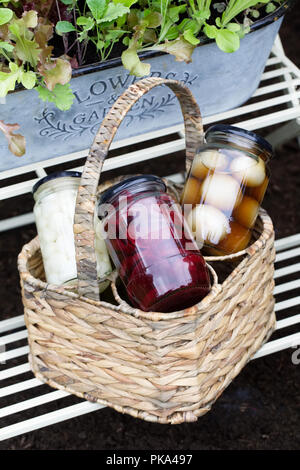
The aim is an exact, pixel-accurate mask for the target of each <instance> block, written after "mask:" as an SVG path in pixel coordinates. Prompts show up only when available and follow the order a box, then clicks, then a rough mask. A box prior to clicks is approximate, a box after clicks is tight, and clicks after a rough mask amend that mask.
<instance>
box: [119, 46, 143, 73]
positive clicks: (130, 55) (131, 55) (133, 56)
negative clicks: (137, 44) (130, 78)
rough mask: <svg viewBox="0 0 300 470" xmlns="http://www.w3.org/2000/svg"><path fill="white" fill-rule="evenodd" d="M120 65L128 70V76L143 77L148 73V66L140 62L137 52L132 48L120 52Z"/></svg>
mask: <svg viewBox="0 0 300 470" xmlns="http://www.w3.org/2000/svg"><path fill="white" fill-rule="evenodd" d="M121 59H122V63H123V65H124V67H125V69H127V70H129V73H130V75H135V76H136V77H144V76H145V75H149V73H150V64H145V63H144V62H141V61H140V58H139V56H138V54H137V51H136V49H135V48H134V47H131V48H128V49H126V51H124V52H122V56H121Z"/></svg>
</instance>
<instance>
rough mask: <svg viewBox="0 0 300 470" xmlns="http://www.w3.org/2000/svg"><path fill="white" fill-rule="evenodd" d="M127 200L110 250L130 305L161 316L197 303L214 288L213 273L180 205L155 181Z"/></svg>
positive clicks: (109, 242)
mask: <svg viewBox="0 0 300 470" xmlns="http://www.w3.org/2000/svg"><path fill="white" fill-rule="evenodd" d="M144 184H145V183H144ZM145 186H146V184H145ZM126 196H127V203H128V205H127V207H125V206H124V205H122V207H118V206H116V209H117V211H116V214H117V215H118V216H119V217H115V215H113V217H114V218H115V226H116V235H117V237H112V238H109V239H107V247H108V250H109V252H110V254H111V256H112V259H113V261H114V263H115V265H116V267H117V269H118V270H119V275H120V278H121V280H122V281H123V283H124V285H125V288H126V289H127V293H128V297H129V300H130V301H131V303H132V304H133V305H134V306H136V307H139V308H141V309H142V310H144V311H150V310H152V311H160V312H172V311H175V310H182V309H184V308H187V307H190V306H192V305H194V304H196V303H198V302H199V301H200V300H201V299H202V298H203V297H205V295H207V293H208V292H209V290H210V278H209V272H208V270H207V267H206V265H205V261H204V259H203V257H202V255H201V253H200V251H199V249H198V247H197V245H196V244H195V242H194V241H193V238H192V235H191V234H190V232H189V230H188V228H187V226H186V223H185V220H184V218H183V214H182V212H181V209H180V207H179V205H178V204H177V203H175V202H174V201H173V200H172V198H171V197H170V196H169V195H168V194H166V193H164V192H162V188H161V187H159V191H157V189H156V191H153V183H152V190H151V191H149V189H147V191H146V187H145V191H143V192H139V193H138V194H136V195H134V194H133V195H132V194H131V195H130V194H128V192H127V194H126ZM122 197H123V192H122ZM108 218H109V216H108ZM108 222H109V221H108Z"/></svg>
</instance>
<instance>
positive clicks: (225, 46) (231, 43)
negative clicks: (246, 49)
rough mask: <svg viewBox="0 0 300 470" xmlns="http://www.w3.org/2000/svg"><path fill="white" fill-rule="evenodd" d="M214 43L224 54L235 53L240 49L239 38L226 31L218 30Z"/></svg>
mask: <svg viewBox="0 0 300 470" xmlns="http://www.w3.org/2000/svg"><path fill="white" fill-rule="evenodd" d="M216 43H217V45H218V47H219V48H220V49H221V50H222V51H224V52H235V51H236V50H237V49H238V48H239V47H240V38H239V36H238V35H237V34H236V33H234V32H232V31H229V30H228V29H219V30H218V32H217V36H216Z"/></svg>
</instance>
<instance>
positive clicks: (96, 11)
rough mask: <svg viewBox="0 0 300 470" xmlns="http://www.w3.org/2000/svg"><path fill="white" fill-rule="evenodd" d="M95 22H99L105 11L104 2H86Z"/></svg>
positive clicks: (87, 0) (97, 0) (98, 0)
mask: <svg viewBox="0 0 300 470" xmlns="http://www.w3.org/2000/svg"><path fill="white" fill-rule="evenodd" d="M86 3H87V5H88V7H89V9H90V10H91V12H92V15H93V17H94V18H95V20H100V19H101V18H102V17H103V15H104V12H105V10H106V0H86Z"/></svg>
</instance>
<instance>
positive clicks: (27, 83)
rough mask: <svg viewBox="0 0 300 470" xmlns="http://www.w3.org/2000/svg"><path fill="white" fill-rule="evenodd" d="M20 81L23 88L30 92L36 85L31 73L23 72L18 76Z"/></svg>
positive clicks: (33, 75)
mask: <svg viewBox="0 0 300 470" xmlns="http://www.w3.org/2000/svg"><path fill="white" fill-rule="evenodd" d="M20 80H21V83H22V85H23V86H24V87H25V88H27V89H28V90H31V89H32V88H33V87H34V86H35V84H36V74H35V73H34V72H32V71H29V72H23V73H21V75H20Z"/></svg>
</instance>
